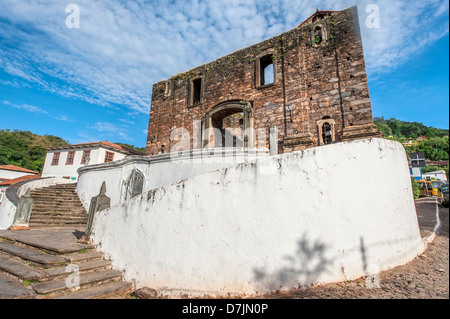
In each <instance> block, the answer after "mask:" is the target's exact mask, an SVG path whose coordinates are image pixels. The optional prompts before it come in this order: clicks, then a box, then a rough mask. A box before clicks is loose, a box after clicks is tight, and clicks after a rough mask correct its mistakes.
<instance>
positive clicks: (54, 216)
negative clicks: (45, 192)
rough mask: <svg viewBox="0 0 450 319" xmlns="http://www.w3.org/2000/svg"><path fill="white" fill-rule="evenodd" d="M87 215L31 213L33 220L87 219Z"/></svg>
mask: <svg viewBox="0 0 450 319" xmlns="http://www.w3.org/2000/svg"><path fill="white" fill-rule="evenodd" d="M87 218H88V217H87V215H86V214H84V215H81V214H79V215H78V214H74V215H70V214H58V213H52V212H49V213H36V214H34V213H32V214H31V219H32V220H40V219H41V220H42V219H43V220H54V221H56V220H87Z"/></svg>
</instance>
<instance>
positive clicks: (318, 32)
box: [313, 26, 323, 45]
mask: <svg viewBox="0 0 450 319" xmlns="http://www.w3.org/2000/svg"><path fill="white" fill-rule="evenodd" d="M322 39H323V35H322V28H321V27H319V26H317V27H316V28H315V29H314V37H313V42H314V44H316V45H319V44H320V43H322Z"/></svg>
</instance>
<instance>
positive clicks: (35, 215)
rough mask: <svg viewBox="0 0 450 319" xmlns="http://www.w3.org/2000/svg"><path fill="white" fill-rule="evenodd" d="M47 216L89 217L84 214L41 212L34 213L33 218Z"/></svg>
mask: <svg viewBox="0 0 450 319" xmlns="http://www.w3.org/2000/svg"><path fill="white" fill-rule="evenodd" d="M47 216H55V217H56V216H58V217H87V216H88V215H87V214H86V213H84V212H52V211H47V212H40V211H36V212H35V211H32V212H31V217H32V218H33V217H35V218H36V217H43V218H45V217H47Z"/></svg>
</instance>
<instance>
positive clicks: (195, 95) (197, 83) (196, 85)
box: [190, 78, 202, 106]
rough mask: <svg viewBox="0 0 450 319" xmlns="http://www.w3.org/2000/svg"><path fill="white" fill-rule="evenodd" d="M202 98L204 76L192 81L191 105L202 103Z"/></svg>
mask: <svg viewBox="0 0 450 319" xmlns="http://www.w3.org/2000/svg"><path fill="white" fill-rule="evenodd" d="M201 100H202V78H196V79H194V80H192V82H191V101H190V102H191V103H190V105H191V106H192V105H196V104H200V103H201Z"/></svg>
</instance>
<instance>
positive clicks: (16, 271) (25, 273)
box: [0, 253, 45, 281]
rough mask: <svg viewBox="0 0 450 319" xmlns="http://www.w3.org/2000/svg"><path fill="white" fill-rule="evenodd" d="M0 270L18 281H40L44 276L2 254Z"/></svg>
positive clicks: (34, 269) (0, 256)
mask: <svg viewBox="0 0 450 319" xmlns="http://www.w3.org/2000/svg"><path fill="white" fill-rule="evenodd" d="M0 269H1V270H3V271H5V272H7V273H9V274H11V275H14V276H15V277H17V278H19V279H20V280H28V281H40V280H42V279H44V278H45V275H44V274H43V273H41V272H39V271H38V270H37V269H36V268H33V267H30V266H27V265H25V264H24V263H22V262H20V261H18V260H16V259H13V258H11V256H10V255H6V254H4V253H0Z"/></svg>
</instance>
